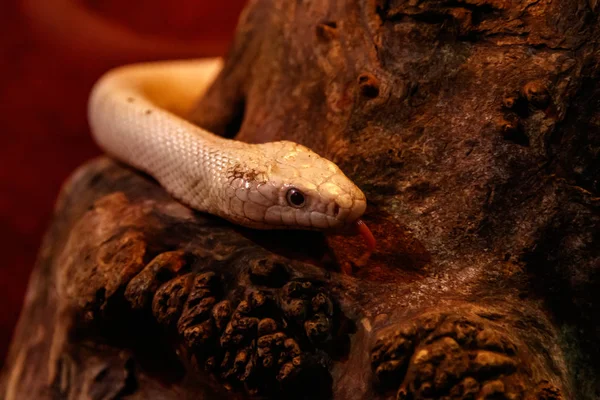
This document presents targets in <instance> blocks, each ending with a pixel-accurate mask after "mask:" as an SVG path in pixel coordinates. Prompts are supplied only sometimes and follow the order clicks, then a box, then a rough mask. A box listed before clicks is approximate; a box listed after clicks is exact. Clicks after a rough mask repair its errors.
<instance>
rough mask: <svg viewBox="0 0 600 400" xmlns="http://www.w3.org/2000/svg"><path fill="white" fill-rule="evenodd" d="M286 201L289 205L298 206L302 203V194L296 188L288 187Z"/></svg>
mask: <svg viewBox="0 0 600 400" xmlns="http://www.w3.org/2000/svg"><path fill="white" fill-rule="evenodd" d="M287 201H288V203H289V204H290V206H292V207H296V208H300V207H302V206H303V205H304V194H303V193H302V192H301V191H299V190H298V189H290V190H288V192H287Z"/></svg>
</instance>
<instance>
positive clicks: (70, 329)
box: [1, 0, 600, 400]
mask: <svg viewBox="0 0 600 400" xmlns="http://www.w3.org/2000/svg"><path fill="white" fill-rule="evenodd" d="M599 8H600V3H598V2H596V1H592V0H589V1H577V0H562V1H560V2H557V1H550V0H547V1H546V0H536V1H534V0H532V1H506V0H436V1H433V0H431V1H419V0H409V1H400V0H399V1H377V0H371V1H366V0H365V1H349V0H330V1H318V0H313V1H308V0H304V1H301V0H299V1H287V0H285V1H284V0H261V1H252V2H250V4H249V5H248V7H247V9H246V11H245V13H244V14H243V16H242V18H241V20H240V23H239V26H238V33H237V37H236V39H235V41H234V43H233V46H232V49H231V51H230V53H229V55H228V58H227V61H226V65H225V68H224V70H223V72H222V73H221V75H220V76H219V77H218V78H217V80H216V82H215V83H214V85H213V86H212V88H211V89H210V90H209V92H208V93H207V95H206V96H205V97H204V98H203V99H201V100H200V101H199V104H198V107H197V110H196V111H195V112H194V114H193V116H192V119H193V120H194V121H195V122H196V123H198V124H199V125H201V126H203V127H206V128H209V129H211V130H212V131H215V132H217V133H220V134H223V135H227V136H234V135H237V137H238V138H239V139H240V140H245V141H251V142H261V141H272V140H278V139H287V140H293V141H297V142H299V143H302V144H304V145H307V146H309V147H311V148H313V149H314V150H315V151H317V152H318V153H320V154H321V155H323V156H326V157H328V158H330V159H332V160H333V161H335V162H337V163H338V165H340V167H341V168H342V169H343V170H344V171H345V172H346V173H347V174H348V175H349V176H350V177H351V178H352V179H353V180H354V181H355V182H356V183H357V184H358V185H359V186H360V187H361V188H363V189H364V191H365V192H366V194H367V197H368V199H369V208H368V213H367V215H366V221H367V222H368V224H369V225H370V226H371V229H372V230H373V231H374V233H375V235H376V237H377V238H378V240H379V248H378V251H377V252H376V253H375V254H374V255H373V256H372V257H371V259H370V261H369V262H368V263H367V265H366V266H363V267H360V268H359V267H357V263H358V261H357V260H358V259H359V258H360V255H361V253H362V252H363V251H364V247H363V245H362V243H361V241H360V239H358V238H353V237H324V236H322V235H319V234H314V233H295V232H287V233H281V232H277V233H268V232H254V231H249V230H244V229H240V228H238V227H234V226H232V225H230V224H227V223H225V222H223V221H221V220H219V219H217V218H212V217H209V216H205V215H201V214H198V213H194V212H192V211H190V210H189V209H187V208H185V207H184V206H182V205H180V204H178V203H177V202H175V201H174V200H172V199H171V198H170V197H169V196H168V195H166V194H165V193H164V191H163V190H162V189H161V188H160V187H159V186H157V184H156V183H155V182H153V181H152V180H150V179H148V178H147V177H145V176H143V175H140V174H139V173H137V172H135V171H132V170H130V169H127V168H125V167H123V166H120V165H117V164H115V163H113V162H112V161H109V160H107V159H101V160H97V161H95V162H92V163H90V164H88V165H86V166H84V167H82V169H81V170H79V171H78V172H77V173H76V174H75V175H74V176H73V178H72V179H71V180H70V182H68V183H67V184H66V186H65V189H64V191H63V193H62V195H61V197H60V199H59V201H58V204H57V210H56V217H55V220H54V223H53V225H52V227H51V229H50V231H49V233H48V235H47V238H46V241H45V243H44V246H43V247H42V249H41V252H40V258H39V263H38V266H37V268H36V270H35V273H34V275H33V277H32V280H31V284H30V288H29V293H28V298H27V303H26V306H25V309H24V311H23V314H22V317H21V321H20V324H19V327H18V329H17V332H16V334H15V338H14V342H13V345H12V349H11V356H10V358H9V360H8V362H7V367H6V368H5V370H4V372H3V375H2V384H1V387H2V390H3V394H4V398H6V399H29V398H31V399H34V398H35V399H40V398H93V399H108V398H131V399H137V398H139V399H142V398H153V399H176V398H181V397H183V398H198V399H217V398H248V397H272V398H311V399H314V398H335V399H371V398H373V399H392V398H396V399H525V400H533V399H539V400H541V399H546V400H550V399H552V400H557V399H596V398H598V396H600V383H599V379H598V376H599V374H600V365H599V364H600V361H599V360H600V346H599V345H598V344H597V342H598V339H599V336H600V319H599V318H598V315H600V301H599V300H598V296H597V292H598V290H600V197H599V194H598V193H599V191H600V181H599V176H600V175H599V173H600V157H599V153H600V86H599V85H598V75H599V74H600V65H599V61H600V58H599V49H598V44H599V41H600V26H599V24H598V11H599ZM342 271H343V272H345V273H343V272H342ZM348 272H351V274H347V273H348Z"/></svg>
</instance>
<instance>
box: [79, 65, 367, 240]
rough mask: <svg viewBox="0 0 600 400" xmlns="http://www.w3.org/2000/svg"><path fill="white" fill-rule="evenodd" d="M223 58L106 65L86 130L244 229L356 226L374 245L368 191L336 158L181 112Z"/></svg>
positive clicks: (193, 202) (173, 191) (191, 202)
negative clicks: (215, 126) (219, 129)
mask: <svg viewBox="0 0 600 400" xmlns="http://www.w3.org/2000/svg"><path fill="white" fill-rule="evenodd" d="M222 67H223V61H222V59H221V58H210V59H191V60H171V61H153V62H146V63H138V64H130V65H125V66H121V67H117V68H115V69H112V70H110V71H108V72H106V73H105V74H104V75H103V76H102V77H101V78H100V79H99V80H98V81H97V82H96V84H95V85H94V86H93V88H92V90H91V93H90V96H89V102H88V120H89V125H90V129H91V133H92V136H93V138H94V139H95V141H96V143H97V144H98V146H99V147H100V148H101V149H103V150H104V151H105V152H106V153H108V154H109V155H111V156H112V157H114V158H116V159H118V160H119V161H121V162H123V163H125V164H127V165H130V166H132V167H134V168H136V169H139V170H141V171H143V172H145V173H147V174H148V175H150V176H152V177H153V178H154V179H156V181H158V183H159V184H160V185H161V186H162V187H163V188H164V189H165V190H166V191H167V192H168V193H169V194H170V195H171V196H173V197H174V198H176V199H177V200H178V201H180V202H181V203H183V204H185V205H187V206H189V207H191V208H193V209H195V210H197V211H200V212H205V213H208V214H212V215H215V216H218V217H220V218H223V219H226V220H228V221H230V222H232V223H234V224H237V225H240V226H243V227H246V228H252V229H300V230H318V231H343V230H345V229H350V227H352V226H355V227H357V229H358V230H357V231H356V232H358V233H361V234H362V235H363V236H364V237H365V238H366V240H367V244H368V245H369V246H370V247H372V245H373V242H374V239H373V238H372V234H371V233H370V231H369V230H368V228H366V225H365V224H364V222H363V221H362V220H361V216H362V215H363V214H364V212H365V210H366V206H367V200H366V197H365V195H364V193H363V192H362V191H361V190H360V189H359V188H358V186H357V185H356V184H355V183H354V182H353V181H352V180H350V179H349V178H348V177H347V176H346V175H345V174H344V173H343V172H342V170H341V169H340V168H339V167H338V166H337V165H336V164H335V163H333V162H332V161H330V160H328V159H326V158H324V157H322V156H320V155H318V154H317V153H316V152H314V151H312V150H311V149H309V148H308V147H306V146H303V145H301V144H298V143H295V142H291V141H287V140H281V141H274V142H266V143H247V142H242V141H238V140H235V138H226V137H222V136H219V135H217V134H214V133H211V132H209V131H208V130H205V129H203V128H201V127H200V126H198V125H196V124H194V123H192V122H190V121H189V120H188V119H186V116H188V115H190V113H191V111H192V109H193V108H194V105H195V104H197V103H196V102H197V101H198V99H200V98H201V97H202V95H203V94H204V93H205V91H206V90H207V88H208V87H209V86H210V84H211V83H212V82H213V80H214V79H215V78H216V76H217V75H218V74H219V72H220V71H221V69H222Z"/></svg>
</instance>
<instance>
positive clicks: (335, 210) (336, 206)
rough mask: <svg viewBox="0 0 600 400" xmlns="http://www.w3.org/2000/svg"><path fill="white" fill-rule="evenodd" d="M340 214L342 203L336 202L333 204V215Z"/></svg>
mask: <svg viewBox="0 0 600 400" xmlns="http://www.w3.org/2000/svg"><path fill="white" fill-rule="evenodd" d="M339 214H340V205H339V204H338V203H335V204H334V206H333V216H334V217H337V216H338V215H339Z"/></svg>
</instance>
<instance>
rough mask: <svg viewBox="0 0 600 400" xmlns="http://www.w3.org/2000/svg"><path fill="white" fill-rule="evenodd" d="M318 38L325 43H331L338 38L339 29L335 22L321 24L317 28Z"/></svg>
mask: <svg viewBox="0 0 600 400" xmlns="http://www.w3.org/2000/svg"><path fill="white" fill-rule="evenodd" d="M315 31H316V34H317V38H319V39H321V40H323V41H330V40H333V39H336V38H337V37H338V28H337V23H336V22H335V21H326V22H321V23H320V24H318V25H317V27H316V30H315Z"/></svg>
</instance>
